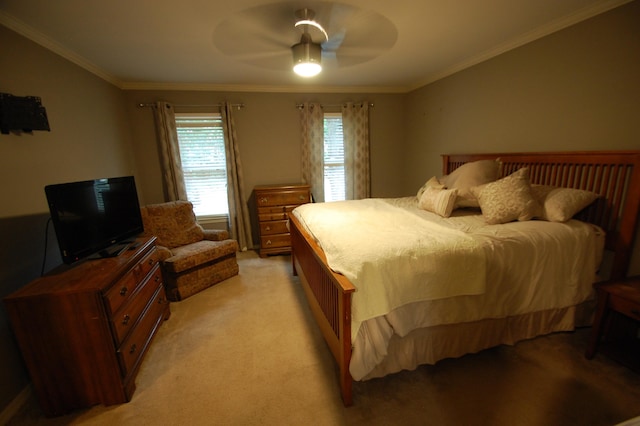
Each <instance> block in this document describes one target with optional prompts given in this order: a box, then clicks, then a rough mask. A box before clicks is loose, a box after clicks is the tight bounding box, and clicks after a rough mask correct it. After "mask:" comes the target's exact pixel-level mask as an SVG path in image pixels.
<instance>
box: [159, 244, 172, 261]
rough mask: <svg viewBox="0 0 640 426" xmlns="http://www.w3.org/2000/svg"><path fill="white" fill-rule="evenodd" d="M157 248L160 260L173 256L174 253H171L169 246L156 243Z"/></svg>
mask: <svg viewBox="0 0 640 426" xmlns="http://www.w3.org/2000/svg"><path fill="white" fill-rule="evenodd" d="M156 248H157V249H158V255H159V257H160V262H162V261H163V260H165V259H168V258H170V257H171V256H173V253H171V250H169V249H168V248H167V247H164V246H158V245H156Z"/></svg>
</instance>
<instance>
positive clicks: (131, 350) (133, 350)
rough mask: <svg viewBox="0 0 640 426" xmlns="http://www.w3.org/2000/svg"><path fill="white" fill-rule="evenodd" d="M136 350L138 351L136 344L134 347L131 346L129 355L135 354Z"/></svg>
mask: <svg viewBox="0 0 640 426" xmlns="http://www.w3.org/2000/svg"><path fill="white" fill-rule="evenodd" d="M136 349H138V345H136V344H135V343H134V344H133V345H131V348H130V349H129V353H130V354H132V353H134V352H135V351H136Z"/></svg>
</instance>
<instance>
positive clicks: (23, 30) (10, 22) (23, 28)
mask: <svg viewBox="0 0 640 426" xmlns="http://www.w3.org/2000/svg"><path fill="white" fill-rule="evenodd" d="M0 24H2V25H4V26H5V27H7V28H9V29H10V30H13V31H15V32H17V33H18V34H20V35H22V36H23V37H26V38H28V39H29V40H31V41H33V42H34V43H37V44H39V45H41V46H42V47H44V48H45V49H47V50H50V51H51V52H53V53H55V54H57V55H59V56H62V57H63V58H65V59H67V60H68V61H70V62H73V63H74V64H76V65H78V66H79V67H81V68H84V69H85V70H87V71H89V72H90V73H92V74H95V75H96V76H98V77H100V78H101V79H103V80H105V81H107V82H109V83H111V84H113V85H114V86H117V87H120V86H121V84H122V82H121V81H120V80H119V79H118V78H116V77H115V76H114V75H112V74H110V73H108V72H105V71H104V70H103V69H102V68H100V67H98V66H97V65H96V64H94V63H92V62H90V61H87V60H86V59H85V58H84V57H82V56H80V55H78V54H77V53H75V52H73V51H71V50H69V49H68V48H66V47H64V46H62V45H61V44H59V43H58V42H56V41H54V40H53V39H51V38H50V37H48V36H47V35H45V34H43V33H41V32H40V31H37V30H35V29H34V28H32V27H30V26H29V25H27V24H25V23H24V22H22V21H21V20H19V19H17V18H15V17H13V16H11V15H9V14H7V13H5V12H4V11H2V10H0Z"/></svg>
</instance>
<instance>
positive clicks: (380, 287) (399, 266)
mask: <svg viewBox="0 0 640 426" xmlns="http://www.w3.org/2000/svg"><path fill="white" fill-rule="evenodd" d="M295 214H296V215H297V216H298V217H300V218H301V219H302V220H303V222H304V224H305V226H306V227H307V228H308V229H309V230H311V232H312V233H313V235H314V237H315V238H316V239H317V240H318V241H320V242H321V245H322V249H323V250H324V252H325V255H326V256H327V263H328V264H329V266H330V267H331V269H333V270H334V271H336V272H340V273H341V274H342V275H344V276H345V277H347V278H348V279H349V281H351V283H352V284H353V285H354V286H355V287H356V293H357V294H356V295H354V297H353V299H352V302H351V335H352V336H354V337H355V336H356V335H357V334H358V329H359V328H360V324H361V323H362V322H363V321H366V320H368V319H371V318H375V317H378V316H380V315H384V314H386V313H388V312H391V311H392V310H394V309H396V308H398V307H400V306H403V305H406V304H407V303H411V302H416V301H421V300H434V299H443V298H447V297H453V296H461V295H468V294H481V293H483V292H484V290H485V265H486V261H485V258H484V256H485V253H484V250H483V249H482V247H481V246H480V244H479V243H478V242H477V241H476V239H475V238H474V237H473V236H472V235H469V234H466V233H465V232H463V231H460V230H457V229H453V228H448V227H444V226H442V225H440V224H437V223H434V222H430V221H427V220H424V218H422V217H420V216H417V215H415V214H413V213H412V212H411V211H410V210H407V209H402V208H398V207H397V206H394V205H393V204H392V203H390V202H389V201H387V200H384V199H366V200H357V201H339V202H333V203H318V204H305V205H302V206H300V207H298V208H297V209H296V210H295ZM461 260H462V261H461Z"/></svg>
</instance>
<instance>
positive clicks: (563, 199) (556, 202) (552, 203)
mask: <svg viewBox="0 0 640 426" xmlns="http://www.w3.org/2000/svg"><path fill="white" fill-rule="evenodd" d="M531 190H532V191H533V196H534V198H535V199H536V200H538V202H539V203H540V204H541V205H542V213H541V214H540V217H542V218H543V219H545V220H548V221H551V222H566V221H567V220H569V219H571V218H572V217H573V216H575V215H576V213H578V212H579V211H580V210H582V209H584V208H585V207H587V206H588V205H589V204H591V203H593V202H594V201H595V200H596V199H597V198H598V197H599V195H598V194H596V193H595V192H591V191H585V190H582V189H573V188H559V187H557V186H547V185H532V186H531Z"/></svg>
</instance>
